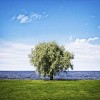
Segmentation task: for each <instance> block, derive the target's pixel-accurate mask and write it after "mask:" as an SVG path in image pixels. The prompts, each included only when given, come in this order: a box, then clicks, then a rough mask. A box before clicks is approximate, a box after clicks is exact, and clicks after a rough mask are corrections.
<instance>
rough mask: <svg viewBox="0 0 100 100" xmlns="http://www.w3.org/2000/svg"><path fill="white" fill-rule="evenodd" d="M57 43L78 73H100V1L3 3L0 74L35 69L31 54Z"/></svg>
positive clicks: (0, 1) (6, 0)
mask: <svg viewBox="0 0 100 100" xmlns="http://www.w3.org/2000/svg"><path fill="white" fill-rule="evenodd" d="M48 41H56V42H57V43H58V44H59V45H63V46H64V47H65V49H66V50H68V51H70V52H72V53H74V55H75V58H74V60H72V63H73V65H74V71H100V0H0V71H4V70H6V71H8V70H9V71H10V70H11V71H13V70H15V71H16V70H35V68H34V66H32V65H31V64H30V62H29V58H28V54H30V51H31V48H34V47H35V45H37V44H38V43H40V42H48Z"/></svg>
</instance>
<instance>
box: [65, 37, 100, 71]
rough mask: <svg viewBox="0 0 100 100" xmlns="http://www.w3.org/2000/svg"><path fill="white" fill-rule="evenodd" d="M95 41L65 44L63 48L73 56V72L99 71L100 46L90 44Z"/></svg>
mask: <svg viewBox="0 0 100 100" xmlns="http://www.w3.org/2000/svg"><path fill="white" fill-rule="evenodd" d="M97 39H99V38H98V37H94V38H89V39H76V40H75V41H74V42H71V43H69V44H66V46H65V48H66V49H67V50H69V51H71V52H73V53H74V54H75V59H74V60H73V62H74V70H100V45H97V44H91V43H90V41H95V40H97Z"/></svg>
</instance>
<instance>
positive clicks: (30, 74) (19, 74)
mask: <svg viewBox="0 0 100 100" xmlns="http://www.w3.org/2000/svg"><path fill="white" fill-rule="evenodd" d="M0 79H32V80H39V79H43V78H42V77H41V76H40V75H37V74H36V73H35V71H0ZM45 79H49V78H48V77H46V78H45ZM54 79H68V80H69V79H72V80H78V79H96V80H99V79H100V71H67V72H66V71H64V72H61V73H59V75H58V74H57V75H56V76H55V77H54Z"/></svg>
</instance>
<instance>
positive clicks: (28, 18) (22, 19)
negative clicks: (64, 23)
mask: <svg viewBox="0 0 100 100" xmlns="http://www.w3.org/2000/svg"><path fill="white" fill-rule="evenodd" d="M47 17H48V15H47V14H46V12H43V13H42V14H38V13H34V12H32V13H30V14H18V15H17V16H13V17H12V20H17V21H18V22H19V23H29V22H32V21H33V20H40V19H42V18H47Z"/></svg>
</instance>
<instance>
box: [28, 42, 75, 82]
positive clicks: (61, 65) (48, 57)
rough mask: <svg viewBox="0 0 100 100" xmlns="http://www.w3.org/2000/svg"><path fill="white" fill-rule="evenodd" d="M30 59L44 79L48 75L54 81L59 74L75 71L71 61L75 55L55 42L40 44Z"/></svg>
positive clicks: (32, 52) (33, 50) (32, 51)
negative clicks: (70, 70)
mask: <svg viewBox="0 0 100 100" xmlns="http://www.w3.org/2000/svg"><path fill="white" fill-rule="evenodd" d="M29 58H30V62H31V64H32V65H34V66H35V67H36V71H37V72H38V73H39V74H41V75H42V76H43V77H45V76H46V75H48V76H49V77H50V80H53V76H54V75H55V74H56V73H57V72H60V71H64V70H67V69H68V68H71V69H73V65H72V64H71V59H74V55H73V54H71V53H70V52H68V51H66V50H65V48H64V47H63V46H59V45H58V44H57V43H56V42H54V41H53V42H47V43H45V42H44V43H39V44H38V45H37V46H35V48H34V49H33V48H32V50H31V54H29Z"/></svg>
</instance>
